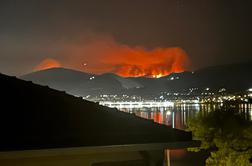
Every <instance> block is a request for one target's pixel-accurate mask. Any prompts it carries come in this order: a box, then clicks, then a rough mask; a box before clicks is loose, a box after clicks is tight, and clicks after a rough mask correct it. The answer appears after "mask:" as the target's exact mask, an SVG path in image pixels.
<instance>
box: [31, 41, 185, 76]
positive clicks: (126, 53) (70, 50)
mask: <svg viewBox="0 0 252 166" xmlns="http://www.w3.org/2000/svg"><path fill="white" fill-rule="evenodd" d="M59 50H60V51H58V52H57V53H56V54H57V55H56V56H54V59H52V58H51V57H48V58H46V59H45V60H43V61H42V62H41V64H39V65H38V66H37V67H36V68H35V69H36V70H41V69H45V68H50V67H61V66H62V67H67V68H72V69H77V70H81V71H84V72H88V73H95V74H101V73H107V72H110V73H115V74H118V75H120V76H124V77H138V76H146V77H160V76H163V75H168V74H170V73H172V72H183V71H184V70H186V69H187V67H188V65H189V60H188V56H187V54H186V52H185V51H184V50H183V49H182V48H180V47H169V48H154V49H151V50H148V49H146V48H144V47H140V46H137V47H131V46H128V45H125V44H121V43H118V42H116V41H115V40H114V39H113V38H111V37H99V38H91V39H90V38H89V39H88V40H84V39H81V40H78V42H76V41H75V42H72V43H70V44H69V42H67V43H66V42H64V43H63V44H61V46H60V49H59Z"/></svg>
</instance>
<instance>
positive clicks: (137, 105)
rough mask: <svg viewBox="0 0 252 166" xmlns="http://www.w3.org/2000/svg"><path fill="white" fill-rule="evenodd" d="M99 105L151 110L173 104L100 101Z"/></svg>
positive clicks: (166, 102) (165, 102)
mask: <svg viewBox="0 0 252 166" xmlns="http://www.w3.org/2000/svg"><path fill="white" fill-rule="evenodd" d="M99 104H100V105H104V106H108V107H112V108H143V107H146V108H153V107H173V106H174V102H171V101H163V102H159V101H126V102H125V101H121V102H120V101H114V102H113V101H100V102H99Z"/></svg>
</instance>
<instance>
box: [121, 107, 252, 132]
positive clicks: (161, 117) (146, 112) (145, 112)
mask: <svg viewBox="0 0 252 166" xmlns="http://www.w3.org/2000/svg"><path fill="white" fill-rule="evenodd" d="M221 106H222V105H221V104H178V105H175V106H174V107H153V108H120V110H121V111H124V112H128V113H132V114H135V115H136V116H139V117H142V118H145V119H152V120H153V121H154V122H156V123H160V124H165V125H168V126H171V127H173V128H177V129H185V128H186V127H187V123H188V120H189V119H190V118H193V117H195V116H196V115H197V114H202V115H207V114H208V113H209V112H210V111H213V110H216V109H219V108H220V107H221ZM233 107H237V108H238V109H239V111H240V112H242V113H244V116H245V117H246V118H247V119H251V120H252V104H239V105H236V106H233Z"/></svg>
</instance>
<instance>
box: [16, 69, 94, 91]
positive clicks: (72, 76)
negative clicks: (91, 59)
mask: <svg viewBox="0 0 252 166" xmlns="http://www.w3.org/2000/svg"><path fill="white" fill-rule="evenodd" d="M92 76H93V74H89V73H84V72H81V71H76V70H72V69H66V68H51V69H46V70H41V71H36V72H33V73H30V74H26V75H23V76H21V77H20V78H22V79H24V80H30V81H32V82H34V83H38V84H40V85H48V86H50V87H51V88H55V89H58V90H66V91H70V90H72V89H74V88H75V87H76V86H79V84H81V83H82V82H86V81H88V80H89V78H90V77H92Z"/></svg>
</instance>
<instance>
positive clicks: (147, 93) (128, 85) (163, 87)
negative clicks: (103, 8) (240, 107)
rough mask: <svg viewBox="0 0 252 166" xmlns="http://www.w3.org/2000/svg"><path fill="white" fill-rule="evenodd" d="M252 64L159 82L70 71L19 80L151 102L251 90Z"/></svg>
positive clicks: (209, 69) (81, 93) (175, 75)
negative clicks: (165, 96) (176, 96)
mask: <svg viewBox="0 0 252 166" xmlns="http://www.w3.org/2000/svg"><path fill="white" fill-rule="evenodd" d="M251 73H252V62H247V63H240V64H230V65H221V66H212V67H207V68H203V69H200V70H196V71H194V72H189V71H187V72H182V73H172V74H170V75H168V76H165V77H161V78H158V79H154V78H146V77H128V78H124V77H120V76H118V75H115V74H111V73H107V74H102V75H92V74H87V73H82V72H79V71H74V70H70V69H63V68H55V69H49V70H45V71H39V72H35V73H31V74H28V75H25V76H22V77H21V78H22V79H25V80H31V81H33V82H35V83H39V84H42V85H48V86H50V87H52V88H55V89H59V90H65V91H67V92H68V93H70V94H73V95H78V96H87V95H102V94H117V95H122V94H127V95H139V96H142V97H145V98H146V97H149V98H152V97H154V96H157V95H158V94H160V93H161V92H171V93H175V92H176V93H177V92H178V93H188V92H189V91H190V89H192V88H196V89H197V90H196V91H195V95H197V94H200V93H202V92H204V91H205V89H206V88H209V89H211V90H212V91H218V90H219V89H221V88H225V89H227V90H228V91H230V92H238V91H245V90H247V89H248V88H251V86H252V77H251Z"/></svg>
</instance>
